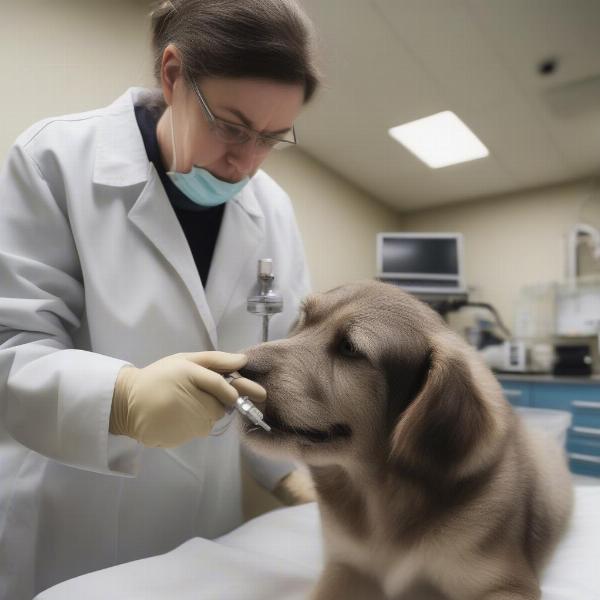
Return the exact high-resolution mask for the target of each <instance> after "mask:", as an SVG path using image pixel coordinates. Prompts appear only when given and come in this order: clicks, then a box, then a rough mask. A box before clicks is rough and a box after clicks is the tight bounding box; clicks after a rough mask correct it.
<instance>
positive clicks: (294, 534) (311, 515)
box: [34, 486, 600, 600]
mask: <svg viewBox="0 0 600 600" xmlns="http://www.w3.org/2000/svg"><path fill="white" fill-rule="evenodd" d="M322 564H323V553H322V548H321V541H320V530H319V513H318V509H317V505H316V504H314V503H312V504H305V505H302V506H296V507H292V508H283V509H280V510H276V511H273V512H270V513H267V514H265V515H261V516H260V517H257V518H255V519H253V520H252V521H249V522H248V523H245V524H244V525H242V526H241V527H239V528H238V529H236V530H235V531H233V532H231V533H229V534H227V535H224V536H222V537H220V538H218V539H216V540H205V539H201V538H193V539H190V540H189V541H187V542H186V543H184V544H182V545H181V546H179V547H178V548H175V549H174V550H172V551H171V552H168V553H166V554H162V555H159V556H153V557H150V558H145V559H142V560H137V561H133V562H130V563H125V564H122V565H118V566H115V567H111V568H109V569H104V570H102V571H96V572H93V573H88V574H87V575H82V576H80V577H77V578H75V579H71V580H69V581H65V582H63V583H60V584H58V585H55V586H53V587H52V588H50V589H48V590H46V591H44V592H42V593H40V594H39V595H38V596H36V598H35V599H34V600H81V599H82V598H85V599H86V600H106V599H107V598H110V599H111V600H117V599H123V600H125V599H127V600H167V599H169V600H170V599H172V598H177V600H205V599H206V600H305V599H306V598H307V596H308V594H309V591H310V589H311V587H312V585H313V584H314V582H315V581H316V580H317V578H318V576H319V572H320V570H321V568H322ZM542 581H543V585H542V590H543V594H542V600H600V486H581V487H577V488H576V494H575V512H574V516H573V519H572V521H571V525H570V527H569V531H568V533H567V535H566V537H565V538H564V539H563V541H562V542H561V544H560V546H559V548H558V550H557V552H556V554H555V555H554V558H553V560H552V562H551V563H550V565H549V566H548V568H547V569H546V571H545V572H544V575H543V578H542Z"/></svg>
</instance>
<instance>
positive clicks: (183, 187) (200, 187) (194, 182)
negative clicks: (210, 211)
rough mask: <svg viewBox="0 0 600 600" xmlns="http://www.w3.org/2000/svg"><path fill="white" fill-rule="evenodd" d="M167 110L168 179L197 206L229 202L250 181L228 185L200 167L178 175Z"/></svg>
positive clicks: (172, 133) (247, 179)
mask: <svg viewBox="0 0 600 600" xmlns="http://www.w3.org/2000/svg"><path fill="white" fill-rule="evenodd" d="M169 110H170V111H171V114H170V117H171V144H172V146H173V164H172V165H171V170H170V171H167V175H168V176H169V179H170V180H171V181H172V182H173V184H174V185H175V187H176V188H177V189H178V190H179V191H180V192H182V193H183V194H185V196H186V197H187V198H189V199H190V200H191V201H192V202H194V203H195V204H198V205H199V206H204V207H206V208H209V207H211V206H219V205H220V204H224V203H225V202H229V200H231V199H232V198H233V197H234V196H235V195H236V194H237V193H238V192H240V191H241V190H242V189H243V188H244V187H245V186H246V184H247V183H248V181H250V179H249V178H248V177H244V179H242V180H241V181H237V182H236V183H229V182H227V181H223V180H221V179H218V178H217V177H215V176H214V175H212V174H211V173H209V172H208V171H207V170H206V169H202V168H201V167H192V170H191V171H190V172H189V173H178V172H177V151H176V149H175V130H174V127H173V107H171V108H170V109H169Z"/></svg>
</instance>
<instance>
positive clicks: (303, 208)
mask: <svg viewBox="0 0 600 600" xmlns="http://www.w3.org/2000/svg"><path fill="white" fill-rule="evenodd" d="M264 169H265V171H267V173H269V175H271V176H272V177H273V178H274V179H275V180H276V181H277V182H278V183H279V184H280V185H281V186H282V187H283V188H284V189H285V190H286V192H287V193H288V194H289V195H290V197H291V198H292V202H293V204H294V208H295V211H296V217H297V220H298V225H299V227H300V231H301V233H302V237H303V239H304V245H305V248H306V255H307V261H308V264H309V267H310V271H311V278H312V284H313V289H314V290H315V291H325V290H327V289H329V288H331V287H334V286H336V285H339V284H341V283H344V282H348V281H352V280H355V279H363V278H366V277H374V276H375V271H376V265H375V234H376V233H377V232H378V231H390V230H392V231H393V230H394V229H396V228H399V227H400V224H401V219H400V216H399V215H398V213H396V212H395V211H393V210H392V209H390V208H388V207H387V206H385V205H383V204H381V203H380V202H378V201H376V200H374V199H373V198H372V197H370V196H368V195H366V194H365V193H363V192H361V191H360V190H357V189H356V188H355V187H353V186H352V185H350V184H349V183H348V182H347V181H345V180H344V179H342V178H340V177H339V176H337V175H336V174H335V173H332V172H331V171H328V170H327V169H325V168H323V166H322V165H321V164H320V163H318V162H317V161H315V160H314V159H312V158H311V157H310V156H308V155H306V154H304V153H302V152H301V151H300V150H298V149H296V148H293V149H290V150H284V151H281V152H273V153H272V154H271V156H270V157H269V158H268V159H267V161H266V162H265V164H264Z"/></svg>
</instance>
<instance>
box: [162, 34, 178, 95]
mask: <svg viewBox="0 0 600 600" xmlns="http://www.w3.org/2000/svg"><path fill="white" fill-rule="evenodd" d="M182 74H183V73H182V61H181V53H180V52H179V49H178V48H177V46H175V45H174V44H169V45H168V46H167V47H166V48H165V49H164V50H163V54H162V61H161V65H160V81H161V87H162V92H163V96H164V98H165V102H166V103H167V105H168V106H171V103H172V102H173V89H174V87H175V82H176V81H177V78H178V77H180V76H182Z"/></svg>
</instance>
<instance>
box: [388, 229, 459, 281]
mask: <svg viewBox="0 0 600 600" xmlns="http://www.w3.org/2000/svg"><path fill="white" fill-rule="evenodd" d="M381 250H382V269H381V270H382V272H383V273H419V274H429V275H458V247H457V243H456V238H454V239H448V238H429V239H426V238H399V237H393V238H385V239H384V242H383V246H382V249H381Z"/></svg>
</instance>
